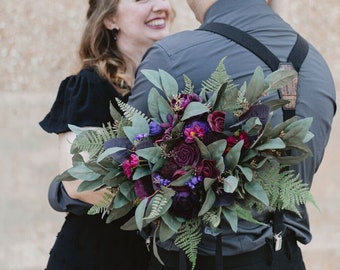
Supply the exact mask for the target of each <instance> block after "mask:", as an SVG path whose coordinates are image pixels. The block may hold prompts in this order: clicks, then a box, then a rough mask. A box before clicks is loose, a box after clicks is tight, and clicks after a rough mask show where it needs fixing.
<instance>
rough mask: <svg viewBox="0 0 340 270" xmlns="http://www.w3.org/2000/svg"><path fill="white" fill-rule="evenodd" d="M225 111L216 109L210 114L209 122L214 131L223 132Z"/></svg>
mask: <svg viewBox="0 0 340 270" xmlns="http://www.w3.org/2000/svg"><path fill="white" fill-rule="evenodd" d="M224 119H225V112H222V111H214V112H212V113H210V114H209V115H208V119H207V120H208V123H209V125H210V128H211V130H212V131H216V132H223V130H224Z"/></svg>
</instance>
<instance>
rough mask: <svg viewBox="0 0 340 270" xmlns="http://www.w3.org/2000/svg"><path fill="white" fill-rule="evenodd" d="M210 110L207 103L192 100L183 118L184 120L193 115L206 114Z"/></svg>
mask: <svg viewBox="0 0 340 270" xmlns="http://www.w3.org/2000/svg"><path fill="white" fill-rule="evenodd" d="M208 111H209V109H208V107H207V106H206V105H204V104H202V103H201V102H196V101H193V102H190V103H189V104H188V106H187V107H186V108H185V110H184V113H183V116H182V118H181V120H182V121H184V120H187V119H189V118H191V117H194V116H197V115H201V114H204V113H206V112H208Z"/></svg>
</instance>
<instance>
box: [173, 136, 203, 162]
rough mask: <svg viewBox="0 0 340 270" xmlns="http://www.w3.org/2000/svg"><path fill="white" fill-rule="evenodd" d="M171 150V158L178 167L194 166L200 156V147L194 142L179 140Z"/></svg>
mask: <svg viewBox="0 0 340 270" xmlns="http://www.w3.org/2000/svg"><path fill="white" fill-rule="evenodd" d="M172 151H173V160H174V162H175V163H176V164H177V166H178V167H184V166H196V164H197V162H198V160H199V158H200V149H199V148H198V146H197V145H196V143H185V142H181V143H179V144H178V145H176V146H175V147H174V148H173V149H172Z"/></svg>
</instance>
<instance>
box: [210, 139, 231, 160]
mask: <svg viewBox="0 0 340 270" xmlns="http://www.w3.org/2000/svg"><path fill="white" fill-rule="evenodd" d="M207 147H208V150H209V152H210V153H211V156H212V159H214V160H219V158H220V157H221V156H222V155H223V153H224V151H225V149H226V147H227V141H226V140H218V141H215V142H213V143H211V144H209V145H208V146H207Z"/></svg>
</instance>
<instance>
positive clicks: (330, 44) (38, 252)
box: [0, 0, 340, 270]
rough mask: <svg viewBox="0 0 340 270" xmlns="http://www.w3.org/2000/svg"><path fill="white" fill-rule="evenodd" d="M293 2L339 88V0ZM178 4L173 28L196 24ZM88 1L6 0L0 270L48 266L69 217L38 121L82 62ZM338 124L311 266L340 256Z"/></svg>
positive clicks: (309, 254) (299, 24)
mask: <svg viewBox="0 0 340 270" xmlns="http://www.w3.org/2000/svg"><path fill="white" fill-rule="evenodd" d="M280 2H282V3H284V2H285V0H281V1H280ZM288 2H290V6H286V7H285V8H284V9H279V12H281V14H282V16H283V17H285V18H286V19H287V20H288V22H289V23H290V24H291V25H292V26H294V27H295V28H296V29H297V30H299V31H300V32H301V33H302V34H303V35H304V36H305V37H306V38H308V39H309V40H310V41H311V42H312V43H313V44H314V45H315V46H316V47H317V48H318V49H319V50H320V52H321V53H322V54H323V55H324V57H325V58H326V60H327V61H328V63H329V65H330V68H331V70H332V72H333V74H334V78H335V81H336V85H337V89H339V86H340V81H339V72H340V66H339V56H340V47H339V44H340V35H339V34H340V33H339V25H340V3H339V1H338V0H330V1H316V0H299V1H288V0H287V3H288ZM173 3H174V6H175V8H176V10H177V18H176V22H175V25H174V29H173V31H178V30H183V29H193V28H194V27H196V26H197V25H198V24H197V22H196V21H195V19H194V17H193V15H192V14H191V13H190V12H189V10H188V7H187V6H186V4H185V1H184V0H173ZM86 7H87V1H85V0H83V1H81V0H77V1H69V0H59V1H52V0H25V1H19V0H12V1H4V0H1V1H0V57H1V58H0V59H1V62H0V136H1V137H0V138H1V139H0V169H1V170H0V173H1V180H0V181H1V182H0V183H1V185H0V192H1V193H0V194H1V195H0V270H38V269H43V268H44V266H45V264H46V260H47V258H48V252H49V249H50V247H51V245H52V243H53V242H54V239H55V235H56V233H57V232H58V229H59V228H60V226H61V224H62V222H63V219H64V215H63V214H61V213H56V212H54V211H52V210H51V209H50V208H49V205H48V202H47V199H46V193H47V188H48V184H49V182H50V180H51V178H52V177H53V176H54V175H55V174H56V173H57V169H56V167H57V148H56V143H57V138H56V136H54V135H48V134H46V133H44V132H43V131H42V130H41V129H40V128H39V126H38V121H39V120H41V119H42V117H43V116H44V115H45V113H46V112H47V111H48V109H49V108H50V106H51V103H52V101H53V100H54V98H55V94H56V91H57V88H58V85H59V83H60V81H61V80H62V79H64V78H65V77H66V76H67V75H69V74H70V73H72V72H73V71H74V70H75V68H76V66H77V65H76V56H77V52H76V50H77V46H78V40H79V36H80V33H81V30H82V25H83V18H84V14H85V11H86ZM339 129H340V122H339V117H338V116H337V117H336V118H335V120H334V129H333V134H332V137H331V140H330V142H329V145H328V148H327V153H326V156H325V159H324V163H323V165H322V167H321V168H320V170H319V172H318V174H317V176H316V178H315V183H314V186H313V188H312V192H313V194H314V196H315V197H316V199H317V201H318V203H319V206H320V208H321V212H317V211H316V210H315V209H311V210H310V214H311V226H312V232H313V233H314V239H313V241H312V243H311V244H310V245H308V246H306V247H303V250H304V254H305V258H306V264H307V266H308V269H309V270H320V269H327V270H333V269H334V270H335V269H337V267H336V266H337V262H338V261H339V260H340V251H339V250H340V244H339V243H340V234H339V230H338V224H339V222H340V218H339V205H340V199H339V196H338V192H337V190H336V187H337V185H338V184H340V183H339V181H340V180H339V175H340V168H339V167H340V166H339V164H338V163H339V161H340V158H339V151H338V150H337V149H339V146H340V145H339V143H340V142H339V140H338V134H339V132H340V131H339ZM113 244H114V243H113Z"/></svg>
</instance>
